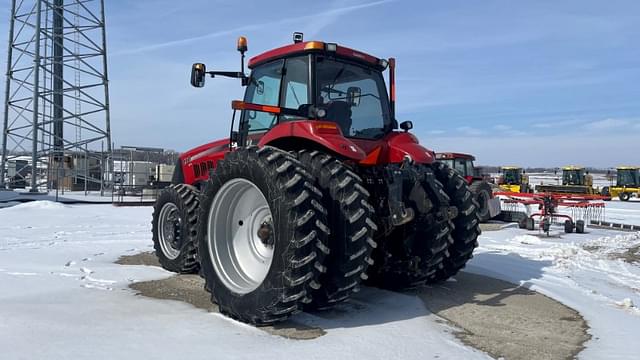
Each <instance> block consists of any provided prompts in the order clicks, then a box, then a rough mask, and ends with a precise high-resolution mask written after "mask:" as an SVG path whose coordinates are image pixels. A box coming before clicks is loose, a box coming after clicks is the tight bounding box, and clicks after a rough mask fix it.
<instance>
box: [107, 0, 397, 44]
mask: <svg viewBox="0 0 640 360" xmlns="http://www.w3.org/2000/svg"><path fill="white" fill-rule="evenodd" d="M394 1H396V0H379V1H374V2H369V3H364V4H357V5H350V6H344V7H341V8H335V9H331V10H327V11H323V12H319V13H315V14H312V15H303V16H297V17H290V18H285V19H282V20H278V21H271V22H266V23H262V24H253V25H245V26H240V27H237V28H233V29H227V30H220V31H215V32H212V33H208V34H204V35H199V36H193V37H189V38H184V39H178V40H172V41H166V42H162V43H158V44H153V45H147V46H142V47H138V48H135V49H129V50H122V51H118V52H115V53H111V56H119V55H131V54H140V53H145V52H149V51H154V50H159V49H164V48H169V47H174V46H180V45H186V44H190V43H193V42H197V41H200V40H205V39H212V38H217V37H222V36H226V35H230V34H235V33H238V32H242V31H250V30H258V29H262V28H265V27H269V26H278V25H284V24H289V23H296V22H301V21H308V20H317V19H318V18H322V17H326V18H327V19H326V20H325V21H323V22H321V23H319V24H318V26H320V27H325V26H327V25H329V24H331V23H332V22H334V21H336V20H337V18H339V17H340V16H342V15H344V14H347V13H350V12H352V11H355V10H360V9H365V8H370V7H374V6H379V5H383V4H387V3H390V2H394Z"/></svg>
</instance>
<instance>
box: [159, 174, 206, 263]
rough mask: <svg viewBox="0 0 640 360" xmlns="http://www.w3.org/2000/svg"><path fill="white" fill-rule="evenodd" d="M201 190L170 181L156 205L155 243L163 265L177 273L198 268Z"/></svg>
mask: <svg viewBox="0 0 640 360" xmlns="http://www.w3.org/2000/svg"><path fill="white" fill-rule="evenodd" d="M198 196H199V193H198V190H196V188H194V187H193V186H190V185H186V184H173V185H169V186H168V187H166V188H165V189H163V190H162V191H161V192H160V195H159V196H158V199H157V200H156V203H155V205H154V207H153V220H152V231H153V247H154V248H155V251H156V256H157V257H158V261H159V262H160V265H162V267H163V268H164V269H165V270H169V271H172V272H176V273H183V274H188V273H195V272H197V271H198V256H197V255H198V254H197V252H198V251H197V246H198V244H197V232H198V231H197V222H198V207H199V199H198Z"/></svg>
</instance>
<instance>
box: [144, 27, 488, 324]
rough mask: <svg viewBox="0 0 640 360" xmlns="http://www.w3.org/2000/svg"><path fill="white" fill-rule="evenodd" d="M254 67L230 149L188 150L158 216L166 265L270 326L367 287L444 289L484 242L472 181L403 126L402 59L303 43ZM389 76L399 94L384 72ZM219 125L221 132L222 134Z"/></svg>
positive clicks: (259, 59)
mask: <svg viewBox="0 0 640 360" xmlns="http://www.w3.org/2000/svg"><path fill="white" fill-rule="evenodd" d="M238 51H240V53H241V70H240V71H239V72H230V71H209V70H207V69H206V67H205V65H204V64H202V63H196V64H194V65H193V68H192V73H191V84H192V85H193V86H195V87H202V86H204V83H205V77H206V76H210V77H217V76H225V77H232V78H238V79H240V80H241V83H242V85H243V86H246V91H245V96H244V100H243V101H233V102H232V109H233V116H232V118H231V130H230V136H229V138H228V139H224V140H219V141H215V142H212V143H209V144H206V145H202V146H199V147H197V148H195V149H193V150H190V151H187V152H186V153H184V154H182V156H181V157H180V160H179V163H178V164H177V167H176V172H175V174H174V178H173V181H172V183H173V184H172V185H171V186H169V187H167V188H166V189H165V190H163V191H162V192H161V194H160V195H159V197H158V199H157V201H156V204H155V206H154V214H153V241H154V247H155V249H156V254H157V256H158V258H159V260H160V263H161V264H162V266H163V267H164V268H165V269H167V270H170V271H174V272H181V273H189V272H196V271H199V272H200V274H201V276H203V277H204V279H205V289H206V290H207V291H209V292H210V293H211V296H212V301H213V302H215V303H217V304H218V306H219V308H220V311H221V312H222V313H224V314H227V315H228V316H231V317H233V318H236V319H239V320H241V321H244V322H248V323H251V324H257V325H264V324H271V323H274V322H277V321H281V320H284V319H286V318H287V317H288V316H289V315H291V314H293V313H296V312H298V311H301V310H305V309H319V308H326V307H329V306H331V305H333V304H335V303H338V302H340V301H343V300H345V299H347V298H349V296H350V295H351V294H353V293H354V292H356V291H358V290H359V287H360V284H361V283H362V282H363V281H367V283H368V284H371V285H374V286H380V287H384V288H408V287H415V286H419V285H422V284H424V283H427V282H437V281H443V280H445V279H447V278H449V277H451V276H453V275H455V274H456V273H457V272H458V271H459V270H460V269H461V268H463V267H464V266H465V264H466V262H467V261H468V260H469V259H470V258H471V257H472V252H473V250H474V248H475V247H476V246H477V237H478V235H479V234H480V229H479V219H478V210H477V206H476V203H475V200H474V199H473V197H472V196H471V193H470V191H469V188H468V186H467V183H466V181H465V180H464V178H463V177H461V176H460V175H459V174H458V173H457V172H455V171H453V170H452V169H450V168H449V167H448V166H446V165H445V164H443V163H441V162H438V161H436V159H435V154H434V152H433V151H431V150H428V149H426V148H424V147H422V146H420V145H419V144H418V139H417V138H416V137H415V136H414V135H412V134H411V133H409V130H411V128H412V123H411V122H409V121H405V122H403V123H401V124H399V126H400V128H401V129H402V131H398V130H396V129H397V127H398V123H397V120H396V118H395V87H394V68H395V60H394V59H388V60H385V59H380V58H376V57H374V56H371V55H368V54H365V53H363V52H360V51H356V50H353V49H350V48H347V47H344V46H340V45H337V44H335V43H325V42H320V41H306V42H305V41H303V39H302V34H301V33H295V34H294V42H293V44H290V45H287V46H283V47H280V48H277V49H274V50H271V51H267V52H265V53H263V54H261V55H258V56H256V57H254V58H252V59H250V60H249V63H248V67H249V68H250V69H251V74H250V75H249V76H246V75H245V72H244V54H245V52H246V51H247V42H246V39H245V38H244V37H240V38H239V39H238ZM387 69H388V74H389V82H390V87H389V94H387V88H386V87H385V81H384V77H383V72H384V71H385V70H387ZM216 126H217V125H216Z"/></svg>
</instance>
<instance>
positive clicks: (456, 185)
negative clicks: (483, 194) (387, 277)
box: [432, 162, 481, 281]
mask: <svg viewBox="0 0 640 360" xmlns="http://www.w3.org/2000/svg"><path fill="white" fill-rule="evenodd" d="M434 172H435V175H436V178H437V179H438V180H439V181H440V182H441V183H442V184H443V186H444V191H445V193H447V195H449V198H450V199H451V205H453V206H455V207H456V208H457V209H458V216H456V218H455V219H453V225H454V228H453V231H452V233H451V240H452V242H451V243H450V245H449V249H448V250H449V256H448V257H447V258H445V259H444V261H443V263H442V265H443V267H442V268H441V269H440V270H438V271H437V272H436V274H435V276H434V277H433V279H432V281H444V280H446V279H448V278H450V277H452V276H454V275H456V274H457V273H458V271H460V270H461V269H462V268H464V267H465V265H466V264H467V262H468V261H469V260H471V258H472V257H473V250H474V249H475V248H476V247H477V246H478V236H479V235H480V233H481V231H480V219H479V218H478V205H477V204H476V201H475V200H474V199H473V195H472V194H471V191H469V187H468V186H467V182H466V181H465V180H464V178H463V177H462V176H460V175H459V174H458V173H457V172H456V171H454V170H452V169H451V168H449V167H448V166H447V165H445V164H443V163H441V162H436V163H435V164H434Z"/></svg>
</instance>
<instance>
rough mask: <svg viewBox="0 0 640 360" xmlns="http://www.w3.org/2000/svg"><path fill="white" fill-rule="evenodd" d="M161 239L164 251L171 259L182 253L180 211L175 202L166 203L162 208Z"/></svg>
mask: <svg viewBox="0 0 640 360" xmlns="http://www.w3.org/2000/svg"><path fill="white" fill-rule="evenodd" d="M159 222H160V224H159V225H160V226H159V234H158V237H159V240H160V248H161V249H162V253H163V254H164V256H166V257H167V258H168V259H170V260H174V259H176V258H177V257H178V255H180V235H179V231H180V227H181V225H182V224H181V222H182V220H181V219H180V211H179V210H178V207H177V206H176V204H174V203H166V204H164V206H162V209H160V221H159Z"/></svg>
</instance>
